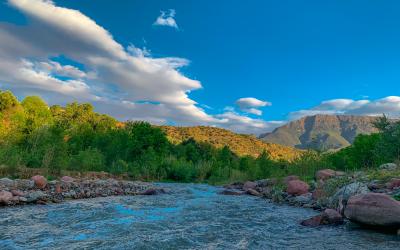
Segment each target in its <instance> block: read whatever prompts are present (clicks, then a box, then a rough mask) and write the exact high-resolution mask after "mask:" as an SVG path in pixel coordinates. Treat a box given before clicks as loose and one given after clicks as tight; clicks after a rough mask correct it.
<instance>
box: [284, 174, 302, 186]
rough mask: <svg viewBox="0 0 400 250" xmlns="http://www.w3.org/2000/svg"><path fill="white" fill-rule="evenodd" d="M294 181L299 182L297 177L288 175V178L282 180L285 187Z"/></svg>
mask: <svg viewBox="0 0 400 250" xmlns="http://www.w3.org/2000/svg"><path fill="white" fill-rule="evenodd" d="M295 180H300V179H299V177H298V176H296V175H289V176H286V177H285V178H284V179H283V182H284V183H285V184H286V185H287V184H288V183H289V181H295Z"/></svg>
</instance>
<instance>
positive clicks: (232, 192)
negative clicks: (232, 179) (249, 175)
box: [219, 189, 244, 195]
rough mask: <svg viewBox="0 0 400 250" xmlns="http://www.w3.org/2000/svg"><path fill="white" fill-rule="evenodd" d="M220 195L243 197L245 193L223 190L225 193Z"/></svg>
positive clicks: (222, 192)
mask: <svg viewBox="0 0 400 250" xmlns="http://www.w3.org/2000/svg"><path fill="white" fill-rule="evenodd" d="M219 194H222V195H243V194H244V192H241V191H236V190H229V189H226V190H223V191H221V192H219Z"/></svg>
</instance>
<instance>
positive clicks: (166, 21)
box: [153, 9, 178, 29]
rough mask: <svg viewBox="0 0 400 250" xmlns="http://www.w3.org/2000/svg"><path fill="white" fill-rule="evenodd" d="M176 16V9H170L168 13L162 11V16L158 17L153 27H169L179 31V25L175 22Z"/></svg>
mask: <svg viewBox="0 0 400 250" xmlns="http://www.w3.org/2000/svg"><path fill="white" fill-rule="evenodd" d="M175 14H176V12H175V10H174V9H170V10H169V12H168V13H167V12H165V11H161V14H160V15H159V16H158V17H157V19H156V21H155V22H154V23H153V25H157V26H169V27H173V28H175V29H178V25H177V24H176V21H175Z"/></svg>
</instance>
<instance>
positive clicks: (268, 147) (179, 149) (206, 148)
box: [0, 91, 400, 183]
mask: <svg viewBox="0 0 400 250" xmlns="http://www.w3.org/2000/svg"><path fill="white" fill-rule="evenodd" d="M375 126H376V127H377V128H378V129H379V131H380V132H379V133H377V134H372V135H360V136H358V137H357V139H356V140H355V142H354V145H352V146H350V147H347V148H345V149H343V150H341V151H338V152H336V153H321V152H314V151H298V150H296V149H292V148H289V147H284V146H279V145H275V144H266V143H263V142H260V141H259V140H258V139H256V138H255V137H253V136H247V135H237V134H234V133H232V132H229V131H226V130H223V129H217V128H210V127H193V128H174V127H157V126H152V125H150V124H149V123H146V122H140V121H136V122H133V121H129V122H124V123H122V122H119V121H117V120H115V119H114V118H112V117H110V116H107V115H102V114H99V113H96V112H95V111H94V108H93V106H92V105H91V104H87V103H85V104H79V103H70V104H67V105H66V106H65V107H61V106H51V107H49V106H48V105H47V104H46V102H44V101H43V100H42V99H41V98H40V97H37V96H29V97H26V98H25V99H24V100H22V101H21V102H20V101H19V100H17V98H16V97H15V96H14V95H13V94H12V93H11V92H9V91H1V92H0V165H1V166H0V173H1V174H2V175H8V176H10V177H19V176H18V175H19V173H20V172H21V169H41V170H45V171H46V172H48V173H49V175H51V176H56V175H59V174H61V173H62V172H63V171H75V172H88V171H105V172H108V173H110V174H114V175H124V176H129V177H130V178H134V179H140V180H152V181H181V182H210V183H224V182H232V181H244V180H255V179H263V178H270V177H278V178H279V177H284V176H287V175H293V174H294V175H298V176H300V177H301V178H303V179H305V180H310V179H312V178H313V176H314V173H315V171H317V170H318V169H322V168H328V167H329V168H336V169H342V170H357V169H371V168H375V167H377V166H378V165H379V164H381V163H384V162H392V161H395V160H397V159H399V149H400V123H390V122H388V120H387V119H386V118H385V117H383V118H381V119H379V120H378V122H377V123H376V124H375Z"/></svg>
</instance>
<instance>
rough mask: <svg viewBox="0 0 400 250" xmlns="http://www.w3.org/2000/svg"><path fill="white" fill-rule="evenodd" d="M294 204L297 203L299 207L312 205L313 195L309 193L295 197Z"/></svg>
mask: <svg viewBox="0 0 400 250" xmlns="http://www.w3.org/2000/svg"><path fill="white" fill-rule="evenodd" d="M292 202H293V203H296V204H298V205H305V204H308V203H311V202H312V194H311V193H307V194H305V195H299V196H295V197H293V199H292Z"/></svg>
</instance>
